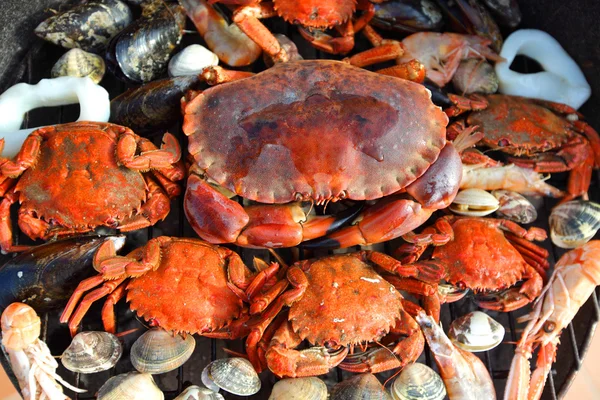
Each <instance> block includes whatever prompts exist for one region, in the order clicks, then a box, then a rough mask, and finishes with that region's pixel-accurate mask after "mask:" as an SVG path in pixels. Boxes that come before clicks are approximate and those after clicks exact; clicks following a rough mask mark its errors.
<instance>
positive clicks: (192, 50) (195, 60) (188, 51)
mask: <svg viewBox="0 0 600 400" xmlns="http://www.w3.org/2000/svg"><path fill="white" fill-rule="evenodd" d="M214 65H219V57H217V55H216V54H215V53H213V52H212V51H210V50H209V49H207V48H206V47H204V46H201V45H199V44H192V45H190V46H188V47H186V48H185V49H183V50H181V51H180V52H179V53H177V54H175V55H174V56H173V58H171V61H169V76H171V77H172V76H189V75H198V74H200V73H201V72H202V70H203V69H204V68H206V67H209V66H214Z"/></svg>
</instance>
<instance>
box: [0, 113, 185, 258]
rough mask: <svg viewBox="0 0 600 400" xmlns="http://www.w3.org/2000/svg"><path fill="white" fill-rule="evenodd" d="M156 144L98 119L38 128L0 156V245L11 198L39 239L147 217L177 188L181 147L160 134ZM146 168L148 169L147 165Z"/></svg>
mask: <svg viewBox="0 0 600 400" xmlns="http://www.w3.org/2000/svg"><path fill="white" fill-rule="evenodd" d="M163 142H164V144H163V146H162V148H161V149H157V148H156V146H154V144H153V143H152V142H150V141H149V140H148V139H144V138H142V137H140V136H138V135H136V134H135V133H133V132H132V131H131V129H129V128H126V127H123V126H120V125H115V124H110V123H101V122H74V123H69V124H63V125H55V126H49V127H44V128H40V129H38V130H36V131H34V132H33V133H31V135H29V137H28V138H27V139H26V140H25V142H24V143H23V147H22V148H21V150H20V151H19V153H18V154H17V155H16V157H15V160H14V161H12V160H9V159H0V174H1V175H0V178H2V185H1V187H0V195H1V196H2V202H1V203H0V247H1V248H2V251H5V252H6V251H14V250H19V249H20V247H15V246H13V244H12V224H11V220H10V206H11V205H12V204H13V203H15V202H17V201H18V202H19V203H21V207H20V208H19V227H20V228H21V230H22V231H23V232H24V233H25V234H26V235H27V236H29V237H30V238H32V239H37V238H42V239H44V240H46V239H48V238H51V237H54V236H64V235H71V234H76V233H82V232H88V231H91V230H93V229H94V228H96V227H98V226H110V227H114V228H118V229H120V230H121V231H130V230H135V229H140V228H144V227H147V226H151V225H154V224H155V223H156V222H157V221H160V220H162V219H164V218H165V217H166V216H167V215H168V213H169V210H170V199H169V197H170V196H175V195H177V194H178V193H179V192H180V187H179V185H177V184H176V183H174V181H177V180H180V179H183V177H184V170H183V165H182V164H180V163H178V162H179V158H180V157H181V149H180V148H179V143H178V142H177V140H176V139H175V137H174V136H173V135H171V134H168V133H167V134H165V136H164V137H163ZM150 170H151V172H147V171H150Z"/></svg>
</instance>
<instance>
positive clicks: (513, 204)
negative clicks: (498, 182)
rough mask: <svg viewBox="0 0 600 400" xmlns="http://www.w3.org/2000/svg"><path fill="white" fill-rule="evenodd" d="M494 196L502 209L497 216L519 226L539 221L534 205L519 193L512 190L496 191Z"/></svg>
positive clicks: (498, 210)
mask: <svg viewBox="0 0 600 400" xmlns="http://www.w3.org/2000/svg"><path fill="white" fill-rule="evenodd" d="M492 195H493V196H494V197H495V198H496V199H498V202H499V203H500V207H498V209H497V210H496V215H498V216H499V217H500V218H505V219H509V220H511V221H515V222H518V223H519V224H530V223H532V222H533V221H535V220H536V219H537V211H536V209H535V207H534V206H533V204H531V202H530V201H529V200H527V199H526V198H525V197H523V196H522V195H520V194H519V193H517V192H511V191H510V190H494V191H493V192H492Z"/></svg>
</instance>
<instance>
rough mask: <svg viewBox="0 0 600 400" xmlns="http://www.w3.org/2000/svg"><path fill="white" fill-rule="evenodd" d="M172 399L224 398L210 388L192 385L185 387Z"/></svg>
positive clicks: (203, 399)
mask: <svg viewBox="0 0 600 400" xmlns="http://www.w3.org/2000/svg"><path fill="white" fill-rule="evenodd" d="M173 400H225V398H224V397H223V396H222V395H220V394H219V393H215V392H213V391H212V390H210V389H207V388H201V387H200V386H196V385H192V386H189V387H188V388H186V389H185V390H184V391H183V392H181V393H180V394H179V396H177V397H175V399H173Z"/></svg>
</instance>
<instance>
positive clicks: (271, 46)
mask: <svg viewBox="0 0 600 400" xmlns="http://www.w3.org/2000/svg"><path fill="white" fill-rule="evenodd" d="M276 16H277V13H276V12H275V9H274V7H273V3H271V2H264V3H260V4H254V5H249V6H245V7H240V8H238V9H237V10H235V12H234V13H233V22H235V24H236V25H237V26H238V27H239V28H240V30H241V31H242V32H244V33H245V34H246V35H247V36H248V37H249V38H250V39H252V40H253V41H254V42H255V43H256V44H258V45H259V46H260V48H261V49H263V51H264V52H265V53H267V54H268V55H269V56H271V58H273V60H274V61H276V62H285V61H288V60H289V56H288V54H287V53H286V51H285V50H284V49H283V48H282V47H281V46H280V45H279V42H278V41H277V39H276V38H275V36H273V34H272V33H271V32H270V31H269V30H268V29H267V27H265V26H264V25H263V24H262V22H260V20H259V19H261V18H271V17H276Z"/></svg>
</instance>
